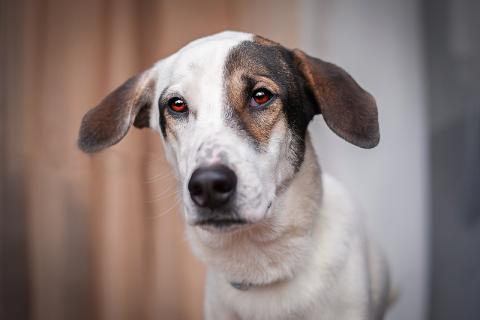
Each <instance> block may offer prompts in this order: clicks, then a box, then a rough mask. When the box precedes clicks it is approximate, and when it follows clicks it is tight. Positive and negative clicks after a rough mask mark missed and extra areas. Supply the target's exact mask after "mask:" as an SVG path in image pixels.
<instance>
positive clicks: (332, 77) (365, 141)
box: [293, 49, 380, 148]
mask: <svg viewBox="0 0 480 320" xmlns="http://www.w3.org/2000/svg"><path fill="white" fill-rule="evenodd" d="M293 56H294V61H295V63H296V65H297V68H298V70H299V71H300V73H301V76H302V77H303V78H304V80H305V82H306V87H307V96H309V97H310V98H311V99H312V100H313V104H314V105H315V108H316V110H315V114H320V113H321V114H322V115H323V118H324V119H325V122H326V123H327V125H328V127H329V128H330V129H332V130H333V132H335V133H336V134H337V135H338V136H340V137H342V138H343V139H345V140H347V141H348V142H350V143H352V144H354V145H356V146H359V147H361V148H373V147H375V146H376V145H377V144H378V142H379V140H380V132H379V128H378V112H377V106H376V104H375V99H374V98H373V97H372V96H371V95H370V94H369V93H368V92H366V91H365V90H363V89H362V88H361V87H360V86H359V85H358V84H357V83H356V82H355V80H353V78H352V77H351V76H350V75H349V74H348V73H347V72H345V70H343V69H342V68H340V67H338V66H336V65H334V64H331V63H328V62H325V61H322V60H320V59H317V58H313V57H310V56H308V55H307V54H305V53H304V52H303V51H301V50H298V49H295V50H293Z"/></svg>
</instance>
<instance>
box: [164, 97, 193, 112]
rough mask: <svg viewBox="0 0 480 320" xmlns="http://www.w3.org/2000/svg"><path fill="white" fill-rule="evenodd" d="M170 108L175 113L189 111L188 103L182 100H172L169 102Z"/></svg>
mask: <svg viewBox="0 0 480 320" xmlns="http://www.w3.org/2000/svg"><path fill="white" fill-rule="evenodd" d="M167 105H168V107H169V108H170V109H171V110H173V111H175V112H181V113H182V112H185V111H187V110H188V106H187V103H186V102H185V101H183V99H180V98H177V97H175V98H172V99H170V100H168V102H167Z"/></svg>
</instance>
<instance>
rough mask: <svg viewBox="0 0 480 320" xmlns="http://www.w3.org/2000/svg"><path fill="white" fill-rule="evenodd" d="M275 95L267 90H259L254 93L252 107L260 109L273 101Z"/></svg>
mask: <svg viewBox="0 0 480 320" xmlns="http://www.w3.org/2000/svg"><path fill="white" fill-rule="evenodd" d="M272 96H273V94H272V93H271V92H270V91H268V90H267V89H263V88H262V89H257V90H255V91H254V92H253V95H252V98H251V99H250V103H249V105H250V107H253V108H255V107H259V106H262V105H264V104H266V103H267V102H269V101H270V100H271V99H272Z"/></svg>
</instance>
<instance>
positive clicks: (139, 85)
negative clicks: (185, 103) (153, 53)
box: [78, 71, 155, 153]
mask: <svg viewBox="0 0 480 320" xmlns="http://www.w3.org/2000/svg"><path fill="white" fill-rule="evenodd" d="M154 86H155V83H154V81H153V80H152V78H151V76H150V74H149V72H148V71H146V72H143V73H141V74H138V75H136V76H134V77H132V78H130V79H128V80H127V81H126V82H125V83H123V84H122V85H121V86H120V87H118V88H117V89H115V91H113V92H112V93H110V94H109V95H108V96H106V97H105V98H104V99H103V100H102V101H101V102H100V104H99V105H97V106H96V107H95V108H93V109H91V110H90V111H88V112H87V113H86V114H85V116H84V117H83V119H82V124H81V126H80V132H79V136H78V146H79V147H80V149H82V150H83V151H84V152H88V153H91V152H96V151H100V150H102V149H105V148H107V147H110V146H112V145H114V144H116V143H117V142H119V141H120V140H121V139H122V138H123V137H124V136H125V135H126V134H127V132H128V129H130V127H131V125H132V124H133V125H134V126H135V127H137V128H144V127H148V126H149V114H150V108H151V105H152V100H153V95H154Z"/></svg>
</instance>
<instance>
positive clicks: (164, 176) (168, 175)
mask: <svg viewBox="0 0 480 320" xmlns="http://www.w3.org/2000/svg"><path fill="white" fill-rule="evenodd" d="M172 176H173V173H172V172H167V173H165V174H158V175H156V176H153V177H151V178H147V179H146V182H147V183H152V182H156V181H161V180H164V179H166V178H169V177H172Z"/></svg>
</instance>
